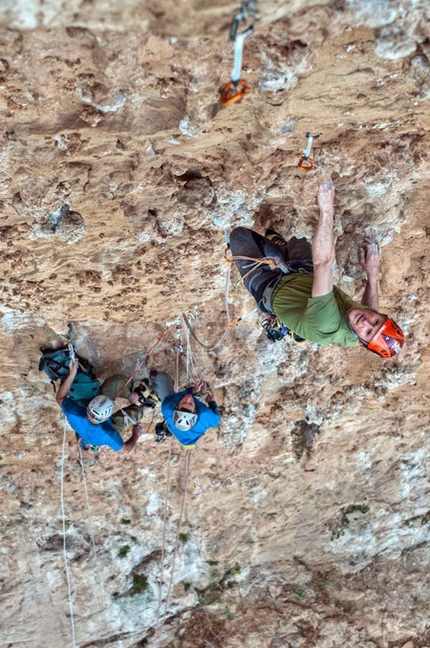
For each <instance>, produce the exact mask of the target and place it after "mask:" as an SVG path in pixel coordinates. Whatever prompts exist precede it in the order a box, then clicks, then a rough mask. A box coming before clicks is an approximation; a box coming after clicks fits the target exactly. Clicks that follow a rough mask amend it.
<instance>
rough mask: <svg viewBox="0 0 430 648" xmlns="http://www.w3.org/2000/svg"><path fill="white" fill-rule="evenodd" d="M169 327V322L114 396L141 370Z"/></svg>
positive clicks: (118, 395) (118, 394)
mask: <svg viewBox="0 0 430 648" xmlns="http://www.w3.org/2000/svg"><path fill="white" fill-rule="evenodd" d="M169 329H170V324H168V325H167V326H166V328H165V329H164V331H163V332H162V334H161V335H160V337H159V338H158V340H157V341H156V342H155V344H153V345H152V347H151V348H150V349H149V351H148V352H147V353H145V355H144V357H143V359H142V360H141V361H140V362H139V364H138V366H137V368H136V369H135V370H134V371H133V373H132V374H131V376H130V378H129V379H128V380H127V382H125V383H124V385H123V386H122V387H121V389H120V390H119V392H118V393H117V395H116V398H119V397H120V395H121V394H122V392H123V391H124V389H125V388H126V387H127V385H129V384H130V383H131V381H132V380H133V378H135V377H136V376H137V374H138V373H139V371H140V370H141V368H142V367H143V365H144V364H145V362H146V361H147V360H148V358H149V356H150V355H151V353H153V352H154V351H155V349H156V348H157V347H158V345H159V344H160V343H161V341H162V340H163V338H164V336H165V335H166V334H167V332H168V331H169Z"/></svg>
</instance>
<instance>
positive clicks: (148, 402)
mask: <svg viewBox="0 0 430 648" xmlns="http://www.w3.org/2000/svg"><path fill="white" fill-rule="evenodd" d="M77 372H78V361H77V360H75V359H72V360H70V363H69V375H68V376H67V377H66V378H65V380H64V381H63V382H62V384H61V385H60V387H59V389H58V392H57V394H56V400H57V403H58V404H59V405H60V407H61V409H62V410H63V412H64V414H65V415H66V418H67V420H68V422H69V424H70V426H71V428H72V429H73V430H74V431H75V432H76V435H77V437H78V439H79V445H80V447H81V448H82V449H83V450H88V449H89V448H90V447H92V449H97V448H98V447H100V446H108V447H110V448H112V450H115V451H116V452H131V451H132V450H133V449H134V447H135V446H136V443H137V440H138V439H139V437H141V436H142V434H143V433H144V430H143V428H142V427H141V426H140V425H139V421H140V419H141V418H142V416H143V410H144V409H152V408H153V407H154V406H155V402H156V400H157V399H156V397H154V395H151V396H148V394H147V390H146V385H145V383H141V384H140V385H138V386H136V387H134V386H133V384H132V383H130V384H128V385H126V383H127V379H126V377H125V376H121V375H116V376H112V377H111V378H108V379H107V380H105V382H104V383H103V384H102V386H101V389H100V392H101V393H100V394H99V395H98V396H96V397H95V398H93V399H92V400H91V401H90V402H89V403H88V405H87V406H86V407H84V406H82V404H80V403H77V402H76V401H75V400H73V399H72V398H70V397H69V394H70V390H71V388H72V384H73V381H74V379H75V377H76V374H77ZM121 389H123V391H122V393H121V397H122V398H126V399H127V400H128V401H129V405H127V406H126V407H125V408H124V409H120V410H118V411H117V412H115V413H114V400H115V398H116V397H117V395H118V392H119V391H120V390H121ZM130 425H132V426H133V427H132V433H131V437H130V438H129V439H128V440H127V441H125V442H124V441H123V439H122V437H121V435H120V432H122V431H123V430H125V429H126V428H127V427H128V426H130Z"/></svg>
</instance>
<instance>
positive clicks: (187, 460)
mask: <svg viewBox="0 0 430 648" xmlns="http://www.w3.org/2000/svg"><path fill="white" fill-rule="evenodd" d="M190 458H191V450H187V451H186V453H185V460H184V486H183V493H182V500H181V510H180V512H179V520H178V528H177V531H176V542H175V548H174V550H173V559H172V567H171V570H170V579H169V585H168V588H167V594H166V600H165V603H164V614H163V616H162V618H161V627H163V625H164V620H165V618H166V614H167V608H168V605H169V597H170V591H171V589H172V584H173V574H174V571H175V562H176V556H177V553H178V549H179V538H180V535H181V525H182V518H183V515H184V508H185V499H186V496H187V492H188V491H187V483H188V475H189V471H190Z"/></svg>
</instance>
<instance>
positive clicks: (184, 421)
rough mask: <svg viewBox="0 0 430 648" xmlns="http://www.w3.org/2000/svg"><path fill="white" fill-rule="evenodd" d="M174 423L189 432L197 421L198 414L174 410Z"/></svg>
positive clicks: (183, 430)
mask: <svg viewBox="0 0 430 648" xmlns="http://www.w3.org/2000/svg"><path fill="white" fill-rule="evenodd" d="M173 423H174V424H175V427H176V428H178V430H181V432H187V431H188V430H191V428H192V427H194V426H195V424H196V423H197V414H192V412H181V411H180V410H175V411H174V412H173Z"/></svg>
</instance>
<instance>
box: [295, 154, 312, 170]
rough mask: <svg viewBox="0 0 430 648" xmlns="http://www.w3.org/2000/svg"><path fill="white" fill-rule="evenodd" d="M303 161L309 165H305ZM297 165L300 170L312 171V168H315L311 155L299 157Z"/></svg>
mask: <svg viewBox="0 0 430 648" xmlns="http://www.w3.org/2000/svg"><path fill="white" fill-rule="evenodd" d="M305 163H306V164H308V165H309V166H305ZM297 166H298V168H299V169H301V170H302V171H312V169H316V166H314V164H313V159H312V158H311V157H308V158H305V156H304V155H302V157H301V158H300V160H299V162H298V164H297Z"/></svg>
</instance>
